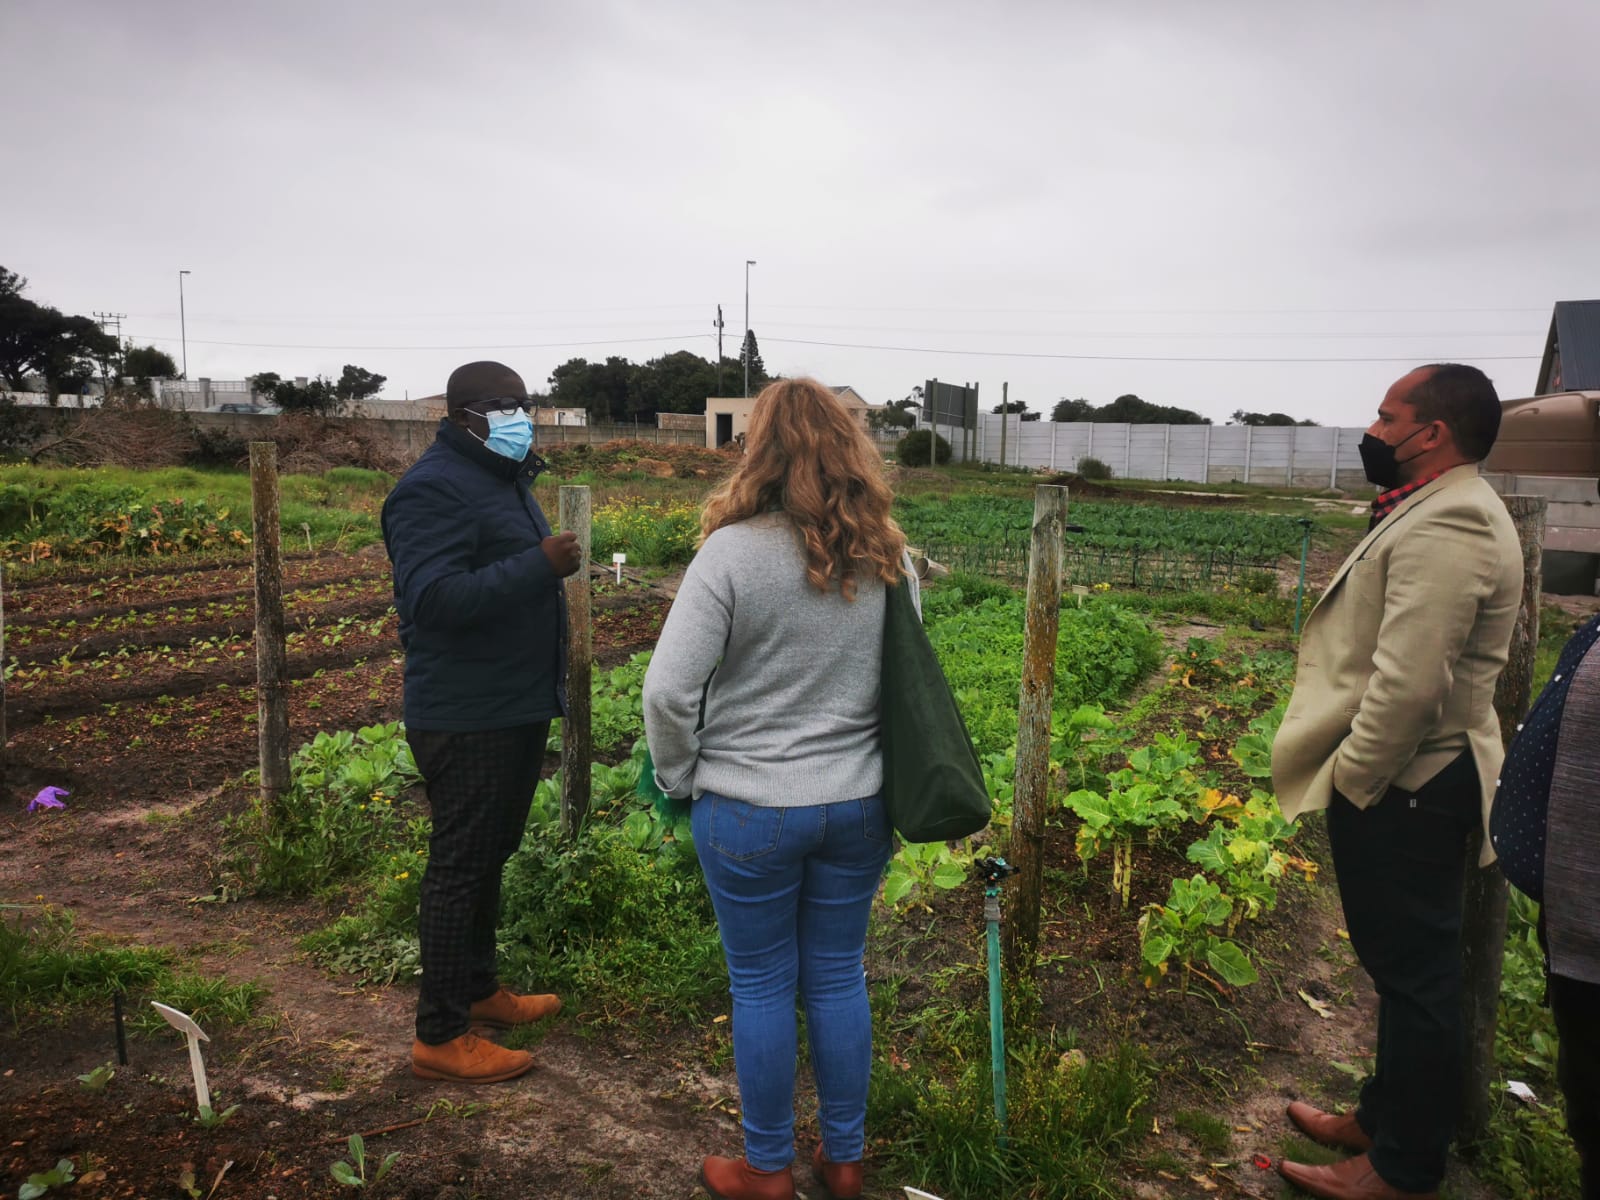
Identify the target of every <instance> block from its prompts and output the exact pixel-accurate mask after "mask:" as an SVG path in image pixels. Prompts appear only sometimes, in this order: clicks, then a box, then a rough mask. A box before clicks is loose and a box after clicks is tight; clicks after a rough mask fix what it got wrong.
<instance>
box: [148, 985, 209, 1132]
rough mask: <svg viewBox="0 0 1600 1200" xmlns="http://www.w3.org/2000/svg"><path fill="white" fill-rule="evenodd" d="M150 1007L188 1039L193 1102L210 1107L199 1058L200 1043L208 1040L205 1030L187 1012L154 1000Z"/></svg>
mask: <svg viewBox="0 0 1600 1200" xmlns="http://www.w3.org/2000/svg"><path fill="white" fill-rule="evenodd" d="M150 1007H151V1008H153V1009H155V1010H156V1011H157V1012H158V1013H160V1014H161V1015H162V1017H164V1018H165V1019H166V1022H167V1024H168V1025H171V1026H172V1027H173V1028H174V1029H176V1030H177V1031H178V1032H179V1033H181V1034H183V1036H184V1037H185V1038H187V1039H188V1040H189V1070H190V1071H192V1072H193V1073H194V1096H195V1103H196V1104H197V1105H198V1106H199V1107H200V1108H202V1109H206V1108H210V1107H211V1089H210V1088H208V1087H207V1086H206V1064H205V1063H204V1062H202V1061H201V1060H200V1043H201V1042H209V1041H210V1040H211V1039H210V1038H208V1037H207V1036H206V1031H205V1030H204V1029H201V1028H200V1026H198V1025H196V1024H195V1023H194V1020H193V1019H192V1018H191V1017H190V1016H189V1014H188V1013H181V1012H179V1011H178V1010H177V1009H175V1008H169V1007H168V1006H167V1005H165V1004H161V1003H159V1002H157V1001H155V1000H152V1001H150Z"/></svg>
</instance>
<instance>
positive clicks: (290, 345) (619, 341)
mask: <svg viewBox="0 0 1600 1200" xmlns="http://www.w3.org/2000/svg"><path fill="white" fill-rule="evenodd" d="M706 336H707V335H706V334H703V333H681V334H674V335H671V336H668V337H643V338H596V339H594V340H593V341H586V342H493V343H489V344H484V343H472V344H469V345H461V346H415V345H407V346H343V345H340V346H330V345H321V344H317V345H312V344H309V343H300V342H219V341H208V340H206V339H204V338H196V339H195V345H197V346H243V347H250V348H254V349H258V350H385V351H394V350H550V349H556V348H559V347H563V346H626V345H632V344H634V343H637V342H692V341H698V340H699V339H700V338H703V337H706ZM141 340H145V341H152V342H175V341H177V340H178V339H177V338H175V337H154V336H152V337H149V338H143V337H141Z"/></svg>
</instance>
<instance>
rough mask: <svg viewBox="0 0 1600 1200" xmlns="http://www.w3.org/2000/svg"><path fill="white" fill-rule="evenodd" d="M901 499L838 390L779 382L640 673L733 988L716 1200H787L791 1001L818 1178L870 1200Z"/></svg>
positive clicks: (650, 724) (839, 1198) (715, 503)
mask: <svg viewBox="0 0 1600 1200" xmlns="http://www.w3.org/2000/svg"><path fill="white" fill-rule="evenodd" d="M892 500H893V495H892V493H891V492H890V490H889V488H888V486H887V485H886V484H885V483H884V481H883V472H882V462H881V460H880V459H879V457H878V453H877V451H876V450H875V449H874V448H873V446H872V443H871V442H870V441H869V440H868V439H867V437H866V434H865V433H864V432H863V431H862V430H861V428H860V427H859V426H858V425H857V424H856V423H855V421H854V419H853V418H852V417H851V415H850V414H849V413H848V412H847V411H846V410H845V408H844V406H843V405H841V404H840V403H839V401H838V400H837V399H836V398H835V397H834V395H833V393H832V392H830V391H829V390H828V389H827V388H825V387H823V386H822V385H821V384H819V383H817V382H816V381H815V380H812V379H782V380H779V381H777V382H776V383H773V384H770V385H769V386H768V387H767V388H766V389H765V390H763V391H762V393H761V395H760V396H759V397H758V398H757V400H756V405H755V409H754V411H753V412H752V413H751V415H750V429H749V436H748V438H747V446H746V453H745V456H744V458H743V459H741V460H740V463H739V467H738V469H737V470H736V471H735V472H734V474H733V476H732V478H730V479H729V480H728V481H727V482H726V483H725V484H724V485H723V486H722V487H720V488H719V489H717V491H716V492H715V493H714V494H713V495H712V496H711V498H710V499H709V500H708V501H707V503H706V507H705V513H704V516H703V517H702V520H701V529H702V533H703V541H702V544H701V547H700V551H699V553H698V554H697V555H696V556H695V559H694V562H692V563H691V564H690V565H689V569H688V571H687V573H686V574H685V576H684V580H683V585H682V587H680V588H679V590H678V597H677V599H676V600H675V601H674V602H673V605H672V611H671V613H670V614H669V615H668V617H667V622H666V625H665V627H664V628H663V629H662V631H661V640H660V642H659V643H658V644H657V646H656V651H655V656H654V658H652V660H651V662H650V669H649V672H648V673H647V674H646V676H645V681H644V720H645V732H646V734H647V735H648V737H649V744H650V752H651V755H652V758H653V760H654V762H655V766H656V777H657V782H658V783H659V785H660V786H661V788H662V789H663V790H664V791H666V792H667V793H668V794H669V795H672V796H678V797H686V796H692V797H693V807H692V809H691V818H690V819H691V824H692V827H693V830H694V841H695V849H696V852H697V853H698V855H699V858H700V863H701V866H702V867H703V869H704V871H705V879H706V886H707V888H708V889H709V890H710V892H711V901H712V906H713V907H714V908H715V910H716V914H717V926H718V929H719V930H720V932H721V935H722V945H723V951H724V955H725V957H726V959H727V964H728V977H729V983H730V990H731V992H732V994H733V1053H734V1066H735V1069H736V1071H737V1073H738V1076H739V1093H740V1097H741V1099H742V1101H743V1103H742V1104H741V1108H742V1110H743V1114H744V1139H745V1145H744V1150H745V1156H744V1157H743V1158H738V1159H732V1158H723V1157H720V1156H715V1155H714V1156H712V1157H710V1158H707V1159H706V1160H705V1164H704V1167H703V1169H702V1172H701V1178H702V1181H703V1182H704V1184H705V1187H706V1190H707V1191H708V1192H710V1193H711V1194H712V1195H713V1196H716V1197H720V1198H721V1200H790V1197H792V1196H793V1195H794V1178H793V1169H792V1162H793V1159H794V1079H795V1057H796V1044H797V1038H796V1016H795V996H796V994H797V993H798V994H799V996H800V999H801V1002H802V1003H803V1004H804V1005H805V1010H806V1029H807V1031H808V1034H809V1040H810V1045H811V1065H812V1071H813V1073H814V1075H815V1077H816V1084H817V1108H818V1125H819V1126H820V1128H821V1133H822V1138H821V1141H820V1142H819V1143H818V1145H817V1147H816V1151H815V1153H814V1154H813V1156H812V1169H813V1171H814V1173H815V1175H816V1177H817V1179H818V1181H819V1182H820V1183H821V1184H822V1186H823V1188H824V1190H825V1191H826V1192H827V1194H828V1195H829V1196H832V1197H835V1198H836V1200H853V1198H854V1197H857V1196H859V1195H860V1194H861V1186H862V1182H861V1181H862V1174H861V1159H862V1150H863V1139H864V1132H863V1130H864V1125H865V1121H866V1110H867V1079H868V1076H869V1074H870V1072H871V1065H872V1025H871V1011H870V1009H869V1007H868V1002H867V989H866V979H865V975H864V973H863V970H862V955H863V952H864V950H865V945H866V932H867V916H868V913H869V911H870V909H871V907H872V900H873V897H874V895H875V894H876V893H877V888H878V882H879V879H880V878H881V876H882V874H883V869H884V866H885V864H886V863H887V862H888V860H889V854H890V850H891V847H892V842H893V833H892V831H891V829H890V826H889V819H888V817H887V816H886V815H885V813H884V807H883V799H882V796H881V795H880V791H881V788H882V782H883V758H882V753H881V751H880V748H879V740H878V688H879V669H880V665H881V658H882V653H883V614H884V586H885V585H886V584H890V583H895V582H898V581H899V580H901V579H902V578H906V576H905V574H904V572H903V569H902V564H903V561H904V556H905V537H904V536H903V535H902V534H901V532H900V529H899V527H898V526H897V525H896V524H895V523H894V520H893V518H891V517H890V515H889V507H890V504H891V502H892ZM908 586H911V587H913V588H914V587H915V581H914V580H910V581H909V583H908ZM913 596H915V592H913Z"/></svg>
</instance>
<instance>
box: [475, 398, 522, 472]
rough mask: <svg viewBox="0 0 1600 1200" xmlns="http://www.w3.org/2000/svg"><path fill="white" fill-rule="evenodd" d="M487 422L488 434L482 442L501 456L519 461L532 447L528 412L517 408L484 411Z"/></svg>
mask: <svg viewBox="0 0 1600 1200" xmlns="http://www.w3.org/2000/svg"><path fill="white" fill-rule="evenodd" d="M483 418H484V420H485V421H487V422H488V423H489V436H488V437H486V438H484V439H483V444H484V445H485V446H487V447H489V449H491V450H493V451H494V452H495V453H496V454H498V455H500V456H501V457H502V458H509V459H510V460H511V461H512V462H521V461H522V460H523V459H525V458H527V457H528V451H529V450H531V449H532V448H533V422H532V421H531V420H530V419H529V418H528V414H527V413H525V412H520V411H517V410H512V411H510V412H489V413H484V414H483Z"/></svg>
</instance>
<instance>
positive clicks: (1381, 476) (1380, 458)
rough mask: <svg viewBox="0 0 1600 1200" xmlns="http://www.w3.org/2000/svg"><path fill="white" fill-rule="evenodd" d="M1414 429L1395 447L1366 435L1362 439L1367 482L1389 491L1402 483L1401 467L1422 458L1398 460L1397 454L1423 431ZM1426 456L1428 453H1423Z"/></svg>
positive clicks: (1419, 455) (1362, 456)
mask: <svg viewBox="0 0 1600 1200" xmlns="http://www.w3.org/2000/svg"><path fill="white" fill-rule="evenodd" d="M1426 428H1428V426H1426V425H1424V426H1422V428H1421V429H1413V430H1412V431H1411V432H1410V433H1409V434H1407V435H1406V436H1405V437H1403V438H1401V439H1400V440H1399V441H1398V442H1396V443H1395V444H1394V445H1392V446H1391V445H1390V444H1389V443H1388V442H1386V441H1384V440H1383V439H1382V438H1380V437H1373V436H1372V434H1370V433H1369V434H1365V435H1364V436H1363V437H1362V438H1361V469H1362V470H1363V471H1365V472H1366V473H1367V482H1368V483H1371V484H1374V485H1376V486H1377V487H1380V488H1382V489H1383V490H1384V491H1388V490H1389V489H1391V488H1393V487H1394V486H1395V485H1396V484H1398V483H1399V482H1400V467H1401V465H1402V464H1403V463H1408V462H1410V461H1411V458H1421V457H1422V455H1421V454H1413V455H1412V456H1411V458H1396V457H1395V453H1396V451H1398V450H1399V449H1400V447H1401V446H1404V445H1405V444H1406V443H1407V442H1409V441H1410V440H1411V439H1412V438H1414V437H1416V436H1417V434H1419V433H1421V432H1422V430H1423V429H1426ZM1423 453H1424V454H1426V453H1427V451H1423Z"/></svg>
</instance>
